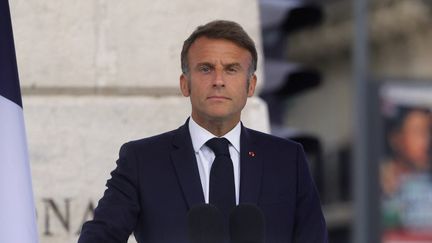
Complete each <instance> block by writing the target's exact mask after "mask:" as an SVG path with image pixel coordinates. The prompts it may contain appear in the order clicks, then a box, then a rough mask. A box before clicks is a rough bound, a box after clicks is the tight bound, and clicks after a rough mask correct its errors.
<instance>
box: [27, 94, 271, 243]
mask: <svg viewBox="0 0 432 243" xmlns="http://www.w3.org/2000/svg"><path fill="white" fill-rule="evenodd" d="M248 102H249V103H248V106H247V108H246V109H245V111H244V115H243V120H244V123H245V125H246V126H249V127H251V128H255V129H257V130H261V131H268V130H269V125H268V118H267V117H268V116H267V108H266V106H265V104H264V103H263V102H262V101H261V100H259V99H258V98H251V99H249V101H248ZM24 112H25V121H26V127H27V135H28V143H29V150H30V162H31V169H32V176H33V188H34V194H35V201H36V208H37V212H38V219H37V222H38V228H39V232H40V242H41V243H61V242H76V240H77V237H78V231H79V229H80V227H81V224H82V222H83V221H84V220H87V219H89V218H91V217H92V208H93V207H94V206H95V205H96V203H97V200H98V199H99V198H100V197H101V195H102V193H103V191H104V189H105V182H106V180H107V179H108V178H109V177H110V175H109V173H110V171H111V170H113V169H114V168H115V161H116V159H117V157H118V151H119V148H120V146H121V145H122V144H123V143H125V142H127V141H130V140H134V139H139V138H142V137H147V136H151V135H155V134H158V133H161V132H164V131H167V130H171V129H176V128H177V127H178V126H180V125H182V124H183V123H184V122H185V119H186V117H187V116H188V114H189V113H190V104H189V101H188V99H187V98H184V97H178V96H171V97H137V96H126V97H114V96H107V97H103V96H76V97H72V96H45V97H43V96H26V97H24Z"/></svg>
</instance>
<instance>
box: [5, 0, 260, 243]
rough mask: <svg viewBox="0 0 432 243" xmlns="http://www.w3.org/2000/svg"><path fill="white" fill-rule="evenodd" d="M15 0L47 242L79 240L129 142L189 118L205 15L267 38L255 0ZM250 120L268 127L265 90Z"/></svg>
mask: <svg viewBox="0 0 432 243" xmlns="http://www.w3.org/2000/svg"><path fill="white" fill-rule="evenodd" d="M10 4H11V14H12V22H13V28H14V35H15V44H16V52H17V60H18V68H19V73H20V81H21V86H22V90H23V102H24V112H25V120H26V127H27V134H28V143H29V150H30V162H31V168H32V175H33V187H34V194H35V201H36V208H37V215H38V219H37V221H38V228H39V234H40V242H41V243H51V242H52V243H54V242H55V243H62V242H76V240H77V237H78V234H79V230H80V227H81V224H82V223H83V221H85V220H87V219H89V218H91V217H92V209H93V208H94V207H95V206H96V204H97V200H98V199H99V197H100V196H101V195H102V193H103V190H104V188H105V182H106V180H107V179H108V178H109V172H110V171H111V170H112V169H113V168H114V167H115V161H116V159H117V155H118V150H119V148H120V146H121V144H123V143H124V142H127V141H129V140H133V139H138V138H142V137H146V136H150V135H154V134H157V133H160V132H163V131H167V130H171V129H175V128H177V127H178V126H180V125H182V124H183V123H184V122H185V119H186V117H187V116H188V115H189V113H190V104H189V101H188V99H187V98H184V97H182V96H180V93H179V90H178V82H179V81H178V79H179V75H180V50H181V46H182V42H183V40H184V39H185V38H186V37H187V36H188V35H189V34H190V33H191V32H192V31H193V29H195V27H196V26H197V25H199V24H203V23H205V22H208V21H210V20H213V19H231V20H234V21H237V22H239V23H240V24H242V25H243V26H244V28H245V29H246V31H247V32H248V33H249V34H250V35H251V36H252V37H253V38H254V40H256V44H257V46H258V47H260V43H261V41H260V29H259V23H258V6H257V2H256V1H246V0H241V1H228V0H225V1H219V2H217V3H215V2H214V1H209V0H204V1H199V2H197V1H192V0H185V1H167V0H166V1H149V0H145V1H138V0H132V1H104V0H77V1H67V0H47V1H33V0H30V1H24V0H14V1H10ZM260 52H261V50H260ZM260 66H261V65H260ZM260 73H261V72H259V73H258V76H259V80H260V81H261V78H260V77H261V74H260ZM243 120H244V123H245V124H246V125H247V126H250V127H252V128H255V129H258V130H262V131H268V130H269V124H268V118H267V108H266V106H265V104H264V103H263V102H262V101H261V100H260V99H259V98H257V97H253V98H251V99H249V103H248V105H247V108H246V110H245V112H244V114H243ZM132 241H133V240H132Z"/></svg>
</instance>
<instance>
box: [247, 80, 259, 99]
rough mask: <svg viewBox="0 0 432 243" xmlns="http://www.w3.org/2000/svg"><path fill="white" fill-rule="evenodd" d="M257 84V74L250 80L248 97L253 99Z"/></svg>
mask: <svg viewBox="0 0 432 243" xmlns="http://www.w3.org/2000/svg"><path fill="white" fill-rule="evenodd" d="M256 83H257V76H256V75H255V74H253V75H252V76H251V77H250V78H249V87H248V90H247V92H248V94H247V95H248V97H252V96H253V95H254V93H255V86H256Z"/></svg>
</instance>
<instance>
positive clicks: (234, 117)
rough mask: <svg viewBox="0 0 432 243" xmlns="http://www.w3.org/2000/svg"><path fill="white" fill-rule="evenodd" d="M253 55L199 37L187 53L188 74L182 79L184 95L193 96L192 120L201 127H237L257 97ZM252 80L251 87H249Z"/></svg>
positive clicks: (232, 44)
mask: <svg viewBox="0 0 432 243" xmlns="http://www.w3.org/2000/svg"><path fill="white" fill-rule="evenodd" d="M251 60H252V57H251V54H250V53H249V51H247V50H246V49H244V48H242V47H239V46H237V45H236V44H234V43H233V42H231V41H229V40H224V39H209V38H206V37H200V38H198V39H197V40H196V41H195V42H194V43H193V44H192V46H191V47H190V49H189V53H188V63H189V72H188V74H186V75H185V74H182V75H181V77H180V88H181V91H182V93H183V95H184V96H186V97H190V100H191V104H192V117H193V118H194V120H195V121H196V122H197V123H198V124H200V123H201V124H203V123H204V124H205V123H207V122H211V121H216V122H228V124H232V125H235V124H236V123H237V122H238V121H239V120H240V113H241V110H242V109H243V107H244V106H245V105H246V100H247V97H250V96H252V95H253V94H254V91H255V85H256V76H255V75H251V76H250V75H249V66H250V65H251ZM248 79H249V86H248V85H247V83H248Z"/></svg>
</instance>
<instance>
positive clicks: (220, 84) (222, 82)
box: [213, 70, 225, 87]
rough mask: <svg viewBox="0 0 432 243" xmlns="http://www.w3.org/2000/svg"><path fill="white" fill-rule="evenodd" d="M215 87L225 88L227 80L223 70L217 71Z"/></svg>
mask: <svg viewBox="0 0 432 243" xmlns="http://www.w3.org/2000/svg"><path fill="white" fill-rule="evenodd" d="M213 87H225V80H224V75H223V71H222V70H216V71H215V77H214V79H213Z"/></svg>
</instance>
